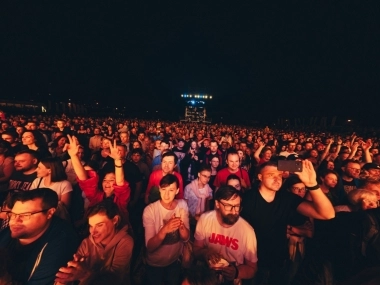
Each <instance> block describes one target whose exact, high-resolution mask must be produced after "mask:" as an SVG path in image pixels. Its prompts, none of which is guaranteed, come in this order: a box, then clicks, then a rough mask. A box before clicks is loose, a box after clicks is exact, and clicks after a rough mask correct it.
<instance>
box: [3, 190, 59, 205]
mask: <svg viewBox="0 0 380 285" xmlns="http://www.w3.org/2000/svg"><path fill="white" fill-rule="evenodd" d="M35 199H41V200H42V208H43V209H51V208H57V207H58V194H57V193H56V192H55V191H53V190H51V189H49V188H37V189H34V190H30V191H20V192H16V193H14V194H13V195H12V196H11V198H10V201H9V205H8V206H9V207H10V208H13V206H14V205H15V203H16V202H17V201H20V202H27V201H32V200H35Z"/></svg>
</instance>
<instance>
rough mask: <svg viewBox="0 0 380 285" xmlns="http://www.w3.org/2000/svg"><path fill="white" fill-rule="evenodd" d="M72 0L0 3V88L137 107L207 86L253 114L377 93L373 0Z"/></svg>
mask: <svg viewBox="0 0 380 285" xmlns="http://www.w3.org/2000/svg"><path fill="white" fill-rule="evenodd" d="M79 2H81V1H75V3H74V2H71V1H65V2H63V1H62V2H58V1H49V2H46V3H43V4H42V3H41V2H34V1H29V2H25V3H23V4H21V3H20V2H18V1H3V2H2V3H1V4H0V16H1V20H0V21H1V22H0V24H1V34H2V39H3V40H4V42H3V44H2V45H1V54H0V78H1V79H0V92H1V93H0V94H1V98H12V97H16V98H20V99H31V98H33V99H35V100H36V101H37V100H40V101H43V100H46V98H47V97H48V95H47V94H48V93H49V92H51V94H52V96H54V97H55V98H73V99H74V100H77V101H78V102H81V101H84V102H85V101H88V100H100V101H102V102H106V104H110V105H114V106H123V105H124V106H135V108H136V109H139V108H141V110H145V109H153V108H158V109H159V108H162V107H161V106H163V105H164V104H165V103H167V104H169V105H170V104H174V103H176V100H177V99H173V98H178V97H179V95H180V94H181V93H190V92H193V93H207V94H213V95H214V98H215V100H214V102H213V108H214V109H216V108H221V109H223V110H230V112H236V114H237V116H240V114H241V113H240V111H243V112H245V113H249V114H251V116H252V118H253V119H254V118H256V117H258V116H262V115H263V114H265V113H268V112H272V113H276V114H281V115H289V114H294V112H299V113H300V114H301V115H304V114H306V115H308V114H320V115H322V114H326V115H332V114H338V115H344V114H347V113H348V112H353V113H354V115H362V114H364V113H365V114H366V115H368V114H369V113H371V112H374V111H376V104H374V102H380V99H378V98H379V90H380V88H379V87H380V80H379V79H380V78H379V77H380V68H379V67H380V55H379V50H380V40H379V35H380V33H379V32H380V8H379V7H380V6H379V1H378V0H372V1H350V0H346V1H336V0H332V1H331V0H330V1H272V2H271V1H243V2H242V1H230V2H229V3H222V2H221V1H176V2H174V1H173V3H170V4H169V3H167V4H164V3H163V2H162V1H148V2H151V3H148V2H145V3H142V2H144V1H136V2H139V3H128V2H124V3H120V2H118V3H116V2H113V1H91V2H90V1H87V2H86V3H79ZM98 2H102V3H98ZM111 2H112V3H111ZM203 2H208V4H206V3H203ZM49 83H51V84H49ZM73 99H72V100H73ZM366 104H369V107H366ZM238 111H239V112H238Z"/></svg>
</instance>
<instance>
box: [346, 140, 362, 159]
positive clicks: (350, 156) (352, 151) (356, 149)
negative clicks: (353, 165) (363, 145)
mask: <svg viewBox="0 0 380 285" xmlns="http://www.w3.org/2000/svg"><path fill="white" fill-rule="evenodd" d="M358 147H359V143H358V142H355V143H354V144H353V145H352V147H351V153H350V155H349V156H348V159H352V158H353V157H354V156H355V154H356V152H357V151H358Z"/></svg>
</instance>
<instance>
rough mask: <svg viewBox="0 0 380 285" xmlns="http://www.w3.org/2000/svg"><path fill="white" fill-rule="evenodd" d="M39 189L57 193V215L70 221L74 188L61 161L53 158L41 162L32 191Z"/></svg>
mask: <svg viewBox="0 0 380 285" xmlns="http://www.w3.org/2000/svg"><path fill="white" fill-rule="evenodd" d="M37 188H49V189H51V190H53V191H54V192H56V193H57V194H58V201H59V203H58V209H57V212H56V214H57V215H58V216H60V217H61V218H64V219H69V216H68V209H69V207H70V203H71V195H72V191H73V187H72V185H71V183H70V182H69V181H67V175H66V172H65V169H64V168H63V165H62V162H61V161H60V160H58V159H57V158H52V157H46V158H43V159H41V160H40V163H39V164H38V167H37V178H36V179H35V180H34V181H33V183H32V186H31V187H30V190H33V189H37Z"/></svg>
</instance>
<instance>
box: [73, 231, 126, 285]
mask: <svg viewBox="0 0 380 285" xmlns="http://www.w3.org/2000/svg"><path fill="white" fill-rule="evenodd" d="M127 229H128V226H125V227H123V228H122V229H121V230H119V231H118V232H116V234H115V235H114V236H113V238H112V240H111V241H110V242H109V243H108V244H107V245H106V246H103V245H101V244H97V243H95V242H94V240H93V238H92V236H91V235H90V236H89V237H88V238H86V239H84V240H83V241H82V243H81V245H80V246H79V248H78V251H77V254H78V255H80V256H85V257H86V259H85V262H86V263H87V266H88V267H89V268H90V269H91V271H93V272H97V271H111V272H113V273H116V274H117V275H118V276H119V277H120V279H121V280H122V281H123V283H122V284H130V278H129V275H130V261H131V256H132V249H133V239H132V237H131V236H130V235H128V233H127Z"/></svg>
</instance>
